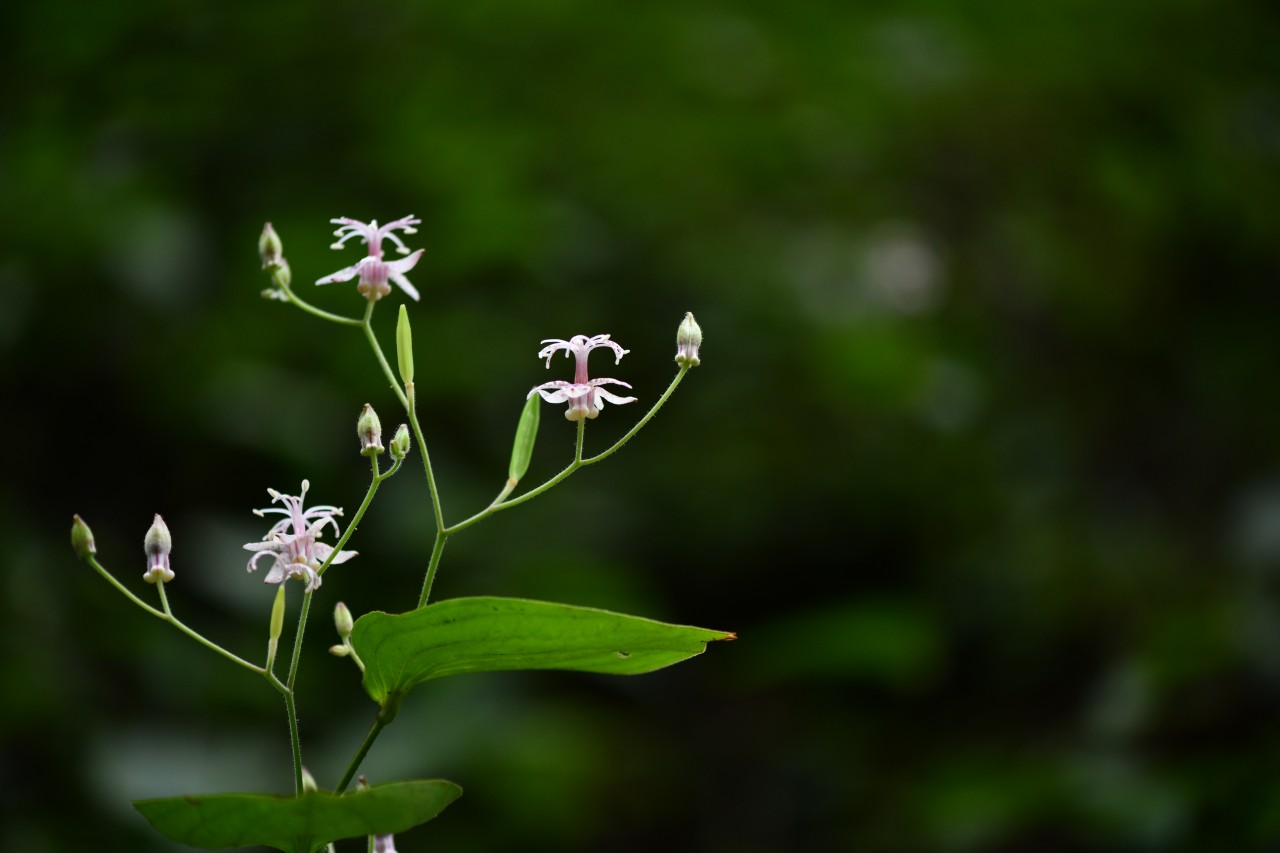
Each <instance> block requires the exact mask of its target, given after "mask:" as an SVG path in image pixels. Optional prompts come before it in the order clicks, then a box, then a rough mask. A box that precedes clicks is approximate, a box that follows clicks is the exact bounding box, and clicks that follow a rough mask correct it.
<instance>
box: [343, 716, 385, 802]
mask: <svg viewBox="0 0 1280 853" xmlns="http://www.w3.org/2000/svg"><path fill="white" fill-rule="evenodd" d="M388 722H390V720H387V719H385V718H384V717H383V714H382V711H379V712H378V716H377V717H375V718H374V721H373V728H371V729H369V733H368V734H367V735H365V736H364V740H362V741H361V742H360V748H359V749H357V750H356V754H355V756H354V757H353V758H352V759H351V763H350V764H348V765H347V769H346V771H345V772H344V773H343V774H342V778H341V779H339V780H338V787H336V788H334V789H333V792H334V793H335V794H341V793H342V792H343V791H345V790H347V786H348V785H350V784H351V780H352V779H354V778H355V775H356V771H357V770H359V769H360V762H362V761H364V757H365V756H366V755H368V754H369V748H370V747H371V746H373V742H374V741H375V740H377V739H378V735H379V734H381V733H382V730H383V729H384V728H386V726H387V723H388Z"/></svg>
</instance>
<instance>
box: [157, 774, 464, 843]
mask: <svg viewBox="0 0 1280 853" xmlns="http://www.w3.org/2000/svg"><path fill="white" fill-rule="evenodd" d="M461 794H462V789H461V788H459V787H458V786H457V785H455V784H453V783H452V782H446V781H443V780H440V779H417V780H414V781H410V782H389V783H386V784H383V785H374V786H373V787H370V788H363V789H359V790H356V791H352V792H351V793H349V794H343V795H342V796H338V795H335V794H330V793H326V792H323V791H306V792H304V793H303V794H302V796H300V797H286V796H276V795H272V794H210V795H208V796H190V797H165V798H163V799H155V800H135V801H134V803H133V807H134V808H135V809H137V810H138V811H139V812H141V813H142V816H143V817H145V818H146V819H147V821H148V822H149V823H150V824H151V825H152V826H154V827H155V828H156V829H157V830H159V831H160V832H161V833H162V834H163V835H165V836H167V837H168V838H170V839H172V840H173V841H177V842H180V843H182V844H190V845H191V846H193V847H204V848H206V849H218V848H223V847H249V846H252V845H264V846H266V847H274V848H276V849H277V850H284V851H286V853H313V851H315V850H318V849H319V848H321V847H323V846H324V845H326V844H328V843H329V842H331V841H337V840H338V839H340V838H356V837H360V836H366V835H386V834H387V833H396V832H404V831H405V830H408V829H412V828H413V827H415V826H417V825H418V824H420V823H425V822H426V821H429V820H431V818H433V817H435V816H436V815H438V814H439V813H440V812H441V811H442V810H443V809H444V807H445V806H447V805H449V803H451V802H453V801H454V800H456V799H457V798H458V797H459V796H461Z"/></svg>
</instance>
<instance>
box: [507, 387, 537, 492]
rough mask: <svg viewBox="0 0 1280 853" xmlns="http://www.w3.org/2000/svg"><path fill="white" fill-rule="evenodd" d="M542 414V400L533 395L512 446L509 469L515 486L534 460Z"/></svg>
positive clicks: (509, 477)
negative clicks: (530, 461)
mask: <svg viewBox="0 0 1280 853" xmlns="http://www.w3.org/2000/svg"><path fill="white" fill-rule="evenodd" d="M541 413H542V398H540V397H539V396H538V395H537V394H533V395H531V396H530V397H529V398H528V399H527V400H525V401H524V410H523V411H522V412H520V422H519V423H518V424H517V425H516V438H515V441H514V442H513V443H512V446H511V465H510V466H509V467H508V468H507V477H508V482H510V483H511V484H512V485H513V486H514V485H515V484H516V483H518V482H520V478H521V477H523V476H524V475H525V472H527V471H528V470H529V460H530V459H532V458H533V443H534V441H536V440H537V438H538V418H539V416H540V415H541Z"/></svg>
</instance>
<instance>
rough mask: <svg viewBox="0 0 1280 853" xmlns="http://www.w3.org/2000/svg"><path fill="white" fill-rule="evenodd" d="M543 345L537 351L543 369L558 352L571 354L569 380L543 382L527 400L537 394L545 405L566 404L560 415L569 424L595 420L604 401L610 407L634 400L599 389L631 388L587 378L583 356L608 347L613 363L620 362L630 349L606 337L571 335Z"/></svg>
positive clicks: (585, 357) (618, 380)
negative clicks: (564, 339)
mask: <svg viewBox="0 0 1280 853" xmlns="http://www.w3.org/2000/svg"><path fill="white" fill-rule="evenodd" d="M543 343H544V344H546V346H544V347H543V348H542V349H541V350H540V351H539V352H538V358H545V359H546V360H547V367H551V356H553V355H555V354H556V353H557V352H559V351H560V350H564V353H565V355H566V356H568V355H572V356H573V357H574V362H575V363H574V372H573V381H572V382H565V381H564V380H562V379H557V380H555V381H554V382H544V383H543V384H541V385H538V386H537V387H535V388H534V389H533V390H532V391H530V392H529V394H528V397H532V396H533V395H534V394H540V395H542V399H544V400H546V401H547V402H548V403H564V402H568V404H569V408H568V410H567V411H565V413H564V416H565V417H566V418H568V419H569V420H571V421H580V420H582V419H583V418H594V417H596V416H597V415H598V414H600V410H601V409H603V408H604V401H605V400H608V401H609V402H610V403H613V404H614V405H621V404H622V403H634V402H635V401H636V398H635V397H619V396H617V395H616V394H612V393H610V392H608V391H606V390H604V389H603V388H601V387H600V386H601V385H621V386H622V387H623V388H630V387H631V386H630V385H629V384H627V383H626V382H623V381H622V380H620V379H605V378H599V379H588V378H587V357H588V356H589V355H590V353H591V351H592V350H593V349H596V348H597V347H608V348H609V349H611V350H613V354H614V364H618V363H619V362H621V361H622V357H623V356H624V355H626V354H627V353H628V352H630V350H625V349H623V348H622V346H621V345H620V344H618V343H617V342H615V341H611V340H609V336H608V335H594V336H592V337H590V338H589V337H587V336H586V335H574V336H573V337H572V338H570V339H569V340H567V341H562V340H560V339H559V338H548V339H547V340H544V341H543ZM526 399H527V398H526Z"/></svg>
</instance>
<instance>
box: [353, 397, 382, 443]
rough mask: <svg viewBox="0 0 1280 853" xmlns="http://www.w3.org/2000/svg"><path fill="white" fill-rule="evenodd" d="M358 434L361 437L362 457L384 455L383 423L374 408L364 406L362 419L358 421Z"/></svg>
mask: <svg viewBox="0 0 1280 853" xmlns="http://www.w3.org/2000/svg"><path fill="white" fill-rule="evenodd" d="M356 433H357V434H358V435H359V436H360V455H361V456H378V455H380V454H381V453H382V422H381V421H379V420H378V413H377V412H375V411H374V410H373V406H370V405H369V404H368V403H365V404H364V410H363V411H361V412H360V418H359V420H357V421H356Z"/></svg>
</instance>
